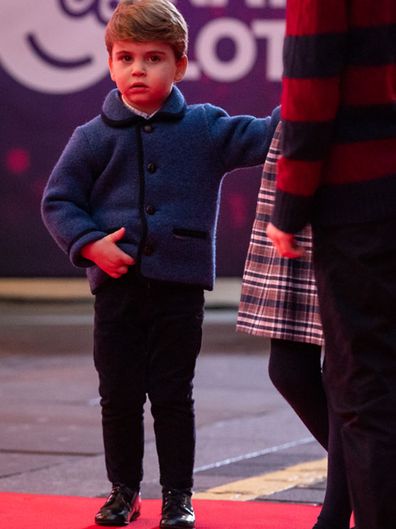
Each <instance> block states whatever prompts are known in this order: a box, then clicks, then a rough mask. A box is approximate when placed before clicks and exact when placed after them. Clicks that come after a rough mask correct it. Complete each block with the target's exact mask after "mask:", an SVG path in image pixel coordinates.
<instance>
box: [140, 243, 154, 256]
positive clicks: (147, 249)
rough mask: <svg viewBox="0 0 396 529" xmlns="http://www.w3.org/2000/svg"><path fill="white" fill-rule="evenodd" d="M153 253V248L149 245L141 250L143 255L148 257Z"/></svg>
mask: <svg viewBox="0 0 396 529" xmlns="http://www.w3.org/2000/svg"><path fill="white" fill-rule="evenodd" d="M153 252H154V248H153V247H152V245H151V244H146V245H145V246H144V248H143V255H146V256H150V255H152V254H153Z"/></svg>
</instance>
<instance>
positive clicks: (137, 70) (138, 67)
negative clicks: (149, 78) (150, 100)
mask: <svg viewBox="0 0 396 529" xmlns="http://www.w3.org/2000/svg"><path fill="white" fill-rule="evenodd" d="M145 73H146V70H145V68H144V66H143V64H141V63H135V64H134V65H133V68H132V75H135V76H138V77H141V76H142V75H145Z"/></svg>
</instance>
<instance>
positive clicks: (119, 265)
mask: <svg viewBox="0 0 396 529" xmlns="http://www.w3.org/2000/svg"><path fill="white" fill-rule="evenodd" d="M124 235H125V228H120V229H119V230H117V231H114V232H113V233H110V234H109V235H106V237H103V238H102V239H98V240H97V241H94V242H91V243H89V244H87V245H86V246H84V247H83V248H82V250H81V255H82V256H83V257H85V259H89V260H90V261H93V262H94V263H95V264H96V265H97V266H99V268H101V269H102V270H103V271H104V272H106V274H108V275H109V276H110V277H114V278H115V279H118V278H119V277H121V276H122V275H123V274H126V273H127V272H128V269H129V267H130V266H132V265H134V264H135V262H136V261H135V259H134V258H133V257H131V256H130V255H128V254H127V253H125V252H123V251H122V250H121V248H119V247H118V246H117V241H119V240H121V239H122V238H123V237H124Z"/></svg>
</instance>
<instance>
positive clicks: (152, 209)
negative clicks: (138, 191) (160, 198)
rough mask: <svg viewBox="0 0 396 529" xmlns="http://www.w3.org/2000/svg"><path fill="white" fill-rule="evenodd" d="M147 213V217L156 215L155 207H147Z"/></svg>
mask: <svg viewBox="0 0 396 529" xmlns="http://www.w3.org/2000/svg"><path fill="white" fill-rule="evenodd" d="M146 213H147V215H154V213H155V207H154V206H151V205H148V206H146Z"/></svg>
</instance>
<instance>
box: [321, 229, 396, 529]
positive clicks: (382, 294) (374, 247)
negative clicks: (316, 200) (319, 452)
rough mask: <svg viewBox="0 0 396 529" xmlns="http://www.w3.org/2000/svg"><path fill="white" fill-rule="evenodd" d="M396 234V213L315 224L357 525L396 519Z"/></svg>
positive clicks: (331, 378)
mask: <svg viewBox="0 0 396 529" xmlns="http://www.w3.org/2000/svg"><path fill="white" fill-rule="evenodd" d="M395 235H396V221H395V220H391V221H386V222H376V223H370V224H360V225H358V224H356V225H350V226H342V227H326V228H323V227H322V228H319V227H315V228H314V266H315V274H316V280H317V285H318V294H319V301H320V309H321V316H322V322H323V329H324V333H325V343H326V349H325V358H326V362H325V369H324V380H325V384H326V390H327V396H328V399H329V401H330V402H329V403H330V406H331V407H332V409H333V410H334V413H336V415H337V416H338V418H339V420H340V424H341V443H342V449H343V453H344V460H345V466H346V472H347V478H348V483H349V488H350V493H351V498H352V504H353V510H354V514H355V521H356V527H357V529H393V528H394V527H395V526H396V525H395V524H396V501H395V491H396V236H395ZM331 457H332V453H331V446H329V459H330V458H331Z"/></svg>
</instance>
